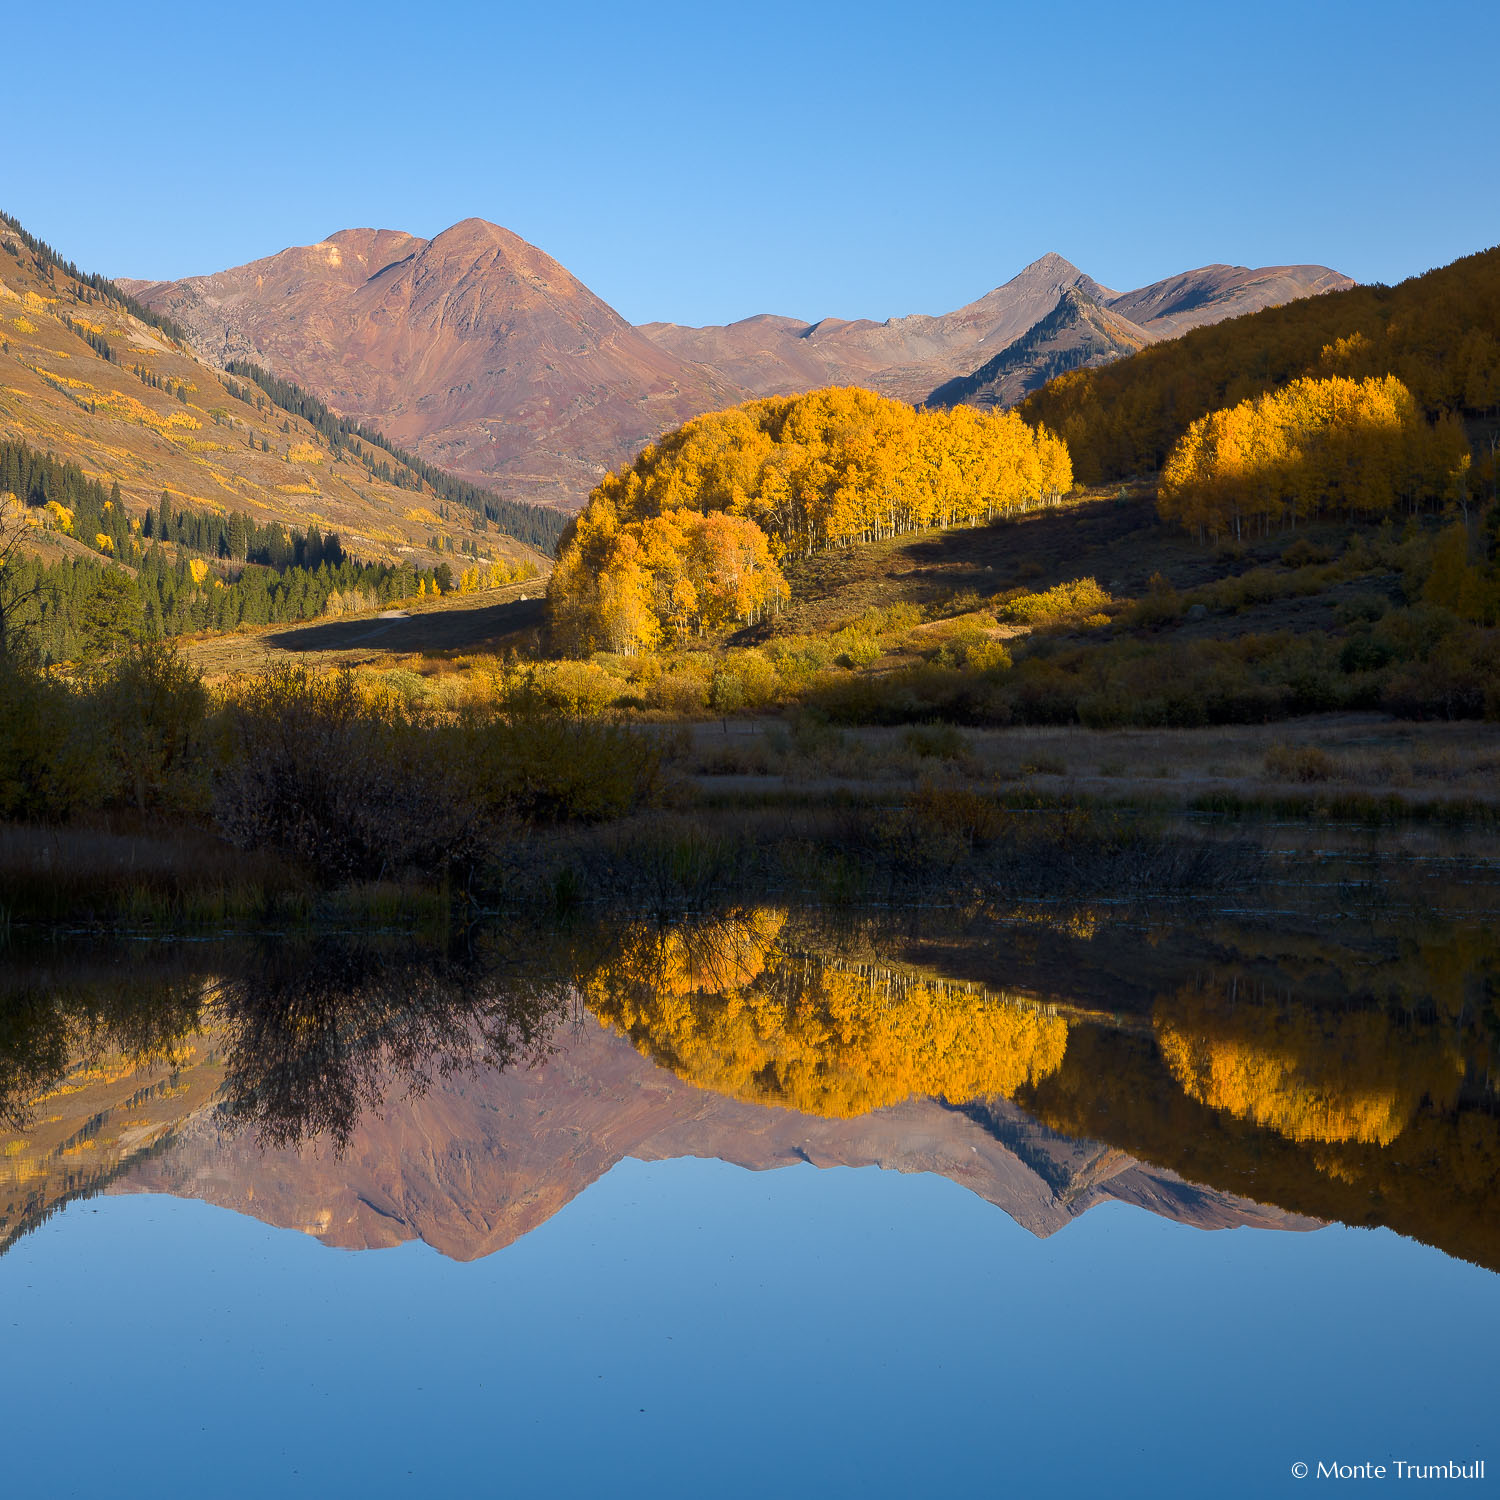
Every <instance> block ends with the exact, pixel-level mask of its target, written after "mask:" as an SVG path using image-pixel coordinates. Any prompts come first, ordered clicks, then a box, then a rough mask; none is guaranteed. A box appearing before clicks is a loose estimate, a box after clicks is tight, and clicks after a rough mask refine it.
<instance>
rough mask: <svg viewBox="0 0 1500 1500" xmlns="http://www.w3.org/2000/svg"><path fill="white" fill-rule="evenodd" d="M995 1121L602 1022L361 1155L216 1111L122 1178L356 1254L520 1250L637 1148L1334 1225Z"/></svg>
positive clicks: (1031, 1213) (1000, 1196) (1076, 1202)
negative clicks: (275, 1133)
mask: <svg viewBox="0 0 1500 1500" xmlns="http://www.w3.org/2000/svg"><path fill="white" fill-rule="evenodd" d="M984 1119H985V1121H986V1122H988V1123H989V1125H990V1128H988V1129H987V1128H985V1125H983V1124H981V1123H978V1122H976V1120H975V1119H973V1118H971V1117H970V1116H969V1115H967V1114H964V1113H961V1112H959V1111H957V1110H952V1109H949V1108H948V1107H946V1106H945V1105H943V1104H942V1103H940V1102H939V1101H937V1100H932V1099H912V1100H909V1101H907V1102H906V1103H905V1104H902V1105H898V1106H896V1107H895V1108H892V1109H884V1110H877V1111H875V1112H874V1113H872V1114H867V1115H863V1116H859V1117H857V1118H854V1119H848V1120H836V1119H822V1118H818V1117H814V1116H811V1115H803V1114H799V1113H797V1112H795V1111H792V1110H786V1109H767V1108H763V1107H760V1106H757V1105H754V1104H747V1103H742V1102H740V1101H737V1100H733V1099H727V1098H724V1097H723V1096H721V1095H719V1094H715V1093H712V1092H710V1091H707V1090H704V1089H698V1088H695V1087H693V1086H692V1085H691V1084H688V1083H684V1082H682V1081H681V1080H679V1079H677V1078H675V1077H674V1076H673V1075H672V1074H670V1073H667V1072H665V1071H663V1070H662V1069H659V1068H657V1067H656V1066H655V1065H653V1064H652V1063H650V1062H649V1061H647V1060H646V1059H645V1058H643V1057H642V1056H640V1054H638V1053H637V1052H636V1051H635V1050H634V1048H632V1047H631V1046H630V1044H629V1043H628V1042H627V1041H625V1040H623V1039H622V1038H620V1037H619V1036H617V1035H616V1034H614V1033H613V1032H611V1031H608V1030H606V1029H605V1028H604V1027H603V1026H601V1025H599V1024H598V1023H596V1022H594V1021H592V1020H586V1021H585V1022H584V1023H583V1024H582V1026H581V1028H580V1030H579V1031H578V1032H577V1033H576V1035H574V1036H573V1037H572V1038H571V1039H570V1040H569V1042H568V1044H567V1045H566V1047H565V1048H563V1049H562V1050H561V1051H560V1052H559V1053H558V1054H557V1055H555V1056H554V1057H552V1058H551V1059H550V1060H549V1061H547V1062H546V1063H545V1064H543V1065H542V1066H540V1067H537V1068H534V1069H531V1070H529V1071H528V1070H518V1071H512V1072H508V1073H496V1072H485V1073H481V1074H477V1075H473V1076H469V1077H464V1078H452V1079H448V1080H445V1081H444V1082H443V1083H442V1084H441V1085H439V1086H435V1087H434V1088H433V1089H432V1090H431V1091H430V1092H428V1093H427V1094H425V1095H424V1096H422V1097H420V1098H416V1099H406V1100H403V1101H400V1102H396V1101H394V1100H393V1101H392V1103H391V1104H390V1105H389V1106H388V1107H387V1109H386V1111H385V1114H384V1117H383V1118H371V1117H367V1118H366V1119H365V1120H364V1121H363V1122H362V1123H361V1125H360V1126H359V1128H358V1129H357V1131H356V1132H355V1135H354V1138H353V1140H352V1141H351V1143H350V1145H349V1148H348V1150H347V1151H346V1152H345V1154H344V1156H343V1157H342V1158H340V1157H338V1156H337V1155H335V1154H334V1153H333V1152H332V1151H331V1150H330V1149H328V1148H326V1147H323V1146H317V1145H314V1146H304V1147H303V1148H302V1149H301V1150H300V1151H299V1150H296V1149H286V1150H264V1149H262V1148H261V1147H260V1146H259V1145H258V1144H257V1143H256V1141H255V1140H254V1138H253V1137H251V1136H248V1135H224V1134H222V1133H221V1132H220V1130H219V1129H218V1128H217V1126H216V1125H215V1123H214V1120H213V1118H212V1116H211V1115H209V1114H206V1113H202V1114H199V1115H198V1116H196V1117H195V1118H193V1119H192V1120H191V1121H189V1122H186V1123H185V1124H184V1127H183V1128H182V1130H181V1131H180V1132H179V1134H178V1135H177V1137H176V1139H175V1140H174V1141H173V1143H172V1144H171V1146H170V1147H169V1148H167V1149H165V1150H161V1151H159V1152H157V1153H156V1154H154V1155H153V1156H151V1157H149V1158H143V1159H141V1160H140V1161H139V1162H138V1163H137V1164H135V1165H133V1166H131V1167H130V1168H129V1170H127V1171H126V1172H124V1173H123V1174H122V1175H121V1176H120V1177H119V1178H117V1179H116V1180H115V1181H114V1183H113V1184H112V1185H111V1186H110V1187H109V1189H108V1190H109V1191H110V1192H116V1193H119V1192H126V1193H129V1192H165V1193H171V1194H174V1195H176V1196H179V1197H191V1198H201V1199H203V1200H205V1201H207V1202H211V1203H216V1204H219V1205H221V1206H223V1207H226V1208H232V1209H234V1210H236V1211H237V1212H240V1213H246V1214H253V1215H254V1216H255V1217H257V1218H260V1219H262V1220H264V1221H265V1222H267V1223H271V1224H277V1225H281V1226H284V1227H288V1228H295V1229H300V1230H302V1231H304V1232H305V1233H308V1234H312V1235H315V1236H316V1237H317V1238H319V1239H320V1240H322V1241H323V1242H324V1243H325V1244H328V1245H335V1246H340V1247H344V1248H349V1249H367V1248H374V1247H379V1246H390V1245H396V1244H400V1243H402V1242H403V1241H406V1240H410V1239H421V1240H423V1241H424V1242H426V1243H427V1244H429V1245H431V1246H432V1247H433V1248H434V1249H436V1250H439V1251H440V1252H441V1253H442V1254H444V1255H447V1256H450V1257H452V1258H453V1259H456V1260H472V1259H475V1258H476V1257H478V1256H482V1255H489V1254H491V1253H493V1252H494V1251H496V1250H499V1249H501V1248H503V1247H504V1246H506V1245H508V1244H511V1243H512V1242H513V1241H515V1240H517V1239H519V1238H520V1237H521V1236H522V1235H524V1234H527V1233H528V1232H529V1231H531V1230H532V1229H534V1228H536V1227H537V1226H538V1225H539V1224H542V1223H544V1222H545V1221H546V1220H547V1219H549V1218H550V1217H551V1216H552V1215H553V1214H555V1213H557V1212H558V1210H559V1209H561V1208H562V1207H564V1206H565V1205H566V1204H567V1203H568V1202H570V1201H571V1200H572V1199H573V1198H575V1197H576V1196H577V1195H578V1194H579V1193H581V1192H583V1191H584V1189H586V1188H587V1187H588V1186H589V1184H590V1183H592V1182H594V1181H595V1180H596V1179H597V1178H599V1177H601V1176H602V1175H603V1174H604V1173H605V1172H607V1171H608V1170H609V1169H610V1168H611V1167H612V1166H614V1165H615V1163H617V1162H618V1161H620V1160H622V1159H623V1158H625V1157H627V1156H629V1157H635V1158H637V1159H639V1160H645V1161H665V1160H668V1159H671V1158H674V1157H681V1156H701V1157H716V1158H718V1159H720V1160H723V1161H728V1162H733V1163H736V1164H737V1165H739V1166H742V1167H747V1168H750V1169H751V1170H755V1171H760V1170H768V1169H771V1168H775V1167H781V1166H790V1165H794V1164H796V1163H799V1162H811V1163H813V1164H814V1165H816V1166H822V1167H829V1166H869V1165H878V1166H881V1167H883V1168H887V1169H890V1170H894V1171H901V1172H937V1173H940V1174H942V1175H943V1176H946V1177H949V1178H951V1179H953V1181H955V1182H957V1183H959V1184H961V1185H962V1186H964V1187H967V1188H968V1189H970V1191H972V1192H975V1193H977V1194H979V1196H980V1197H982V1198H985V1199H987V1200H988V1201H989V1202H991V1203H993V1204H995V1205H996V1206H998V1207H999V1208H1001V1209H1003V1210H1004V1211H1005V1212H1006V1213H1008V1214H1009V1215H1010V1216H1011V1217H1012V1218H1014V1219H1015V1220H1016V1221H1017V1222H1018V1223H1020V1224H1022V1225H1024V1226H1025V1227H1026V1228H1027V1229H1029V1230H1030V1231H1031V1232H1032V1233H1033V1234H1038V1235H1047V1234H1052V1233H1054V1232H1055V1231H1057V1230H1058V1229H1061V1228H1063V1227H1064V1226H1065V1225H1066V1224H1068V1223H1069V1222H1070V1221H1071V1220H1072V1219H1074V1218H1076V1217H1077V1216H1078V1215H1079V1214H1081V1213H1083V1212H1085V1211H1086V1210H1087V1209H1089V1208H1090V1207H1092V1206H1093V1205H1094V1204H1096V1203H1099V1202H1103V1201H1105V1200H1108V1199H1116V1200H1119V1201H1123V1202H1127V1203H1134V1204H1136V1205H1138V1206H1140V1207H1142V1208H1145V1209H1148V1210H1149V1211H1150V1212H1152V1213H1157V1214H1162V1215H1164V1216H1166V1217H1168V1218H1172V1219H1176V1220H1179V1221H1181V1222H1184V1223H1190V1224H1196V1225H1199V1226H1200V1227H1203V1228H1226V1227H1230V1226H1233V1225H1254V1226H1258V1227H1261V1228H1273V1229H1308V1228H1313V1227H1315V1223H1314V1221H1312V1220H1309V1219H1299V1218H1296V1217H1294V1216H1290V1215H1286V1214H1283V1213H1281V1212H1280V1211H1279V1210H1277V1209H1273V1208H1264V1207H1261V1206H1259V1205H1257V1204H1253V1203H1250V1202H1248V1201H1246V1200H1244V1199H1239V1198H1233V1197H1228V1196H1226V1195H1224V1194H1220V1193H1215V1192H1212V1191H1210V1190H1208V1189H1203V1188H1197V1187H1193V1186H1191V1185H1189V1184H1187V1183H1185V1182H1183V1181H1182V1180H1181V1179H1180V1178H1178V1177H1176V1176H1175V1175H1174V1174H1172V1173H1171V1172H1166V1171H1161V1170H1159V1169H1157V1168H1154V1167H1147V1166H1143V1165H1142V1164H1140V1163H1138V1162H1136V1161H1135V1160H1134V1159H1132V1158H1131V1157H1129V1156H1126V1155H1125V1154H1124V1153H1122V1152H1118V1151H1113V1150H1110V1149H1108V1148H1105V1147H1100V1146H1095V1145H1092V1144H1089V1143H1087V1142H1076V1141H1071V1140H1068V1139H1067V1138H1065V1137H1063V1136H1059V1135H1056V1134H1055V1133H1054V1132H1052V1131H1049V1130H1047V1129H1045V1128H1044V1127H1042V1126H1040V1125H1037V1124H1036V1123H1035V1122H1033V1121H1031V1120H1030V1119H1028V1118H1027V1116H1026V1115H1024V1114H1023V1113H1022V1112H1021V1111H1020V1110H1019V1109H1017V1108H1016V1107H1015V1106H1013V1105H1011V1104H1008V1103H1006V1102H1005V1101H992V1102H991V1103H990V1104H989V1105H988V1106H987V1108H986V1111H985V1112H984ZM1002 1119H1003V1128H1002V1127H1001V1126H997V1125H996V1124H995V1121H997V1120H1002Z"/></svg>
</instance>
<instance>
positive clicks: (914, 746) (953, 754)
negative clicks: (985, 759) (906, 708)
mask: <svg viewBox="0 0 1500 1500" xmlns="http://www.w3.org/2000/svg"><path fill="white" fill-rule="evenodd" d="M901 743H902V744H903V745H904V746H905V747H906V748H907V749H908V750H910V751H911V753H912V754H913V755H920V756H923V757H928V756H930V757H932V758H933V759H935V760H959V759H961V758H962V756H963V754H964V749H965V746H964V737H963V735H961V734H960V733H959V732H958V730H957V729H955V728H954V727H953V725H951V724H918V725H915V726H913V727H912V728H911V729H908V730H907V731H906V733H905V734H903V735H902V736H901Z"/></svg>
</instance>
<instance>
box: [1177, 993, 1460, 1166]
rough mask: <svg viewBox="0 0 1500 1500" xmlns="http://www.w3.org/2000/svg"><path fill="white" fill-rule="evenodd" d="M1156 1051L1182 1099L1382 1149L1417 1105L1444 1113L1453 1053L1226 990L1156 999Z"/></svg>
mask: <svg viewBox="0 0 1500 1500" xmlns="http://www.w3.org/2000/svg"><path fill="white" fill-rule="evenodd" d="M1154 1020H1155V1028H1156V1039H1157V1045H1158V1046H1159V1047H1160V1049H1161V1054H1162V1057H1163V1059H1164V1060H1165V1062H1166V1064H1167V1067H1168V1068H1169V1069H1170V1070H1171V1073H1172V1076H1173V1077H1174V1078H1175V1079H1176V1080H1177V1082H1178V1083H1179V1084H1180V1085H1181V1086H1182V1088H1183V1090H1184V1092H1185V1093H1187V1094H1188V1095H1189V1096H1190V1097H1192V1098H1194V1099H1196V1100H1198V1101H1199V1103H1201V1104H1205V1105H1207V1106H1208V1107H1209V1108H1210V1109H1222V1110H1225V1111H1227V1112H1228V1113H1230V1114H1232V1115H1234V1116H1235V1117H1236V1118H1238V1119H1242V1120H1249V1121H1252V1122H1253V1123H1255V1124H1257V1125H1262V1126H1265V1127H1267V1128H1268V1129H1271V1130H1274V1131H1276V1132H1277V1133H1278V1134H1280V1135H1284V1136H1286V1137H1287V1138H1288V1139H1290V1140H1294V1141H1322V1142H1325V1143H1334V1142H1341V1141H1358V1142H1364V1143H1374V1144H1378V1145H1381V1146H1388V1145H1389V1144H1390V1143H1391V1142H1392V1141H1393V1140H1395V1139H1396V1137H1397V1136H1398V1135H1400V1134H1401V1132H1402V1131H1403V1130H1404V1129H1405V1128H1406V1126H1407V1124H1408V1122H1409V1121H1410V1120H1411V1118H1412V1117H1413V1116H1414V1115H1415V1114H1416V1111H1417V1107H1418V1105H1420V1104H1421V1102H1422V1099H1423V1097H1424V1096H1426V1097H1430V1098H1432V1099H1433V1100H1434V1101H1435V1102H1437V1103H1439V1104H1449V1103H1451V1102H1452V1101H1453V1100H1454V1099H1455V1098H1456V1097H1457V1093H1458V1086H1459V1084H1460V1082H1461V1081H1462V1077H1463V1067H1462V1063H1461V1061H1460V1060H1459V1059H1458V1058H1457V1056H1456V1055H1455V1054H1450V1053H1448V1052H1447V1051H1446V1050H1445V1049H1443V1048H1442V1047H1440V1046H1438V1045H1436V1044H1435V1043H1429V1044H1425V1045H1424V1044H1423V1043H1422V1042H1420V1041H1418V1040H1415V1039H1413V1038H1411V1037H1408V1036H1397V1035H1395V1034H1394V1033H1393V1029H1392V1026H1391V1023H1390V1021H1389V1020H1388V1019H1387V1018H1386V1016H1385V1015H1384V1014H1382V1013H1380V1012H1377V1011H1352V1012H1333V1013H1324V1012H1320V1011H1318V1010H1316V1009H1313V1008H1312V1007H1309V1006H1305V1005H1295V1004H1287V1003H1282V1002H1281V1001H1280V1000H1278V999H1277V998H1275V997H1269V998H1268V997H1264V996H1261V995H1258V994H1256V993H1254V992H1252V991H1250V990H1249V987H1248V986H1247V987H1246V992H1245V993H1236V992H1235V991H1234V989H1233V988H1230V987H1225V986H1224V985H1216V986H1190V987H1188V988H1186V989H1184V990H1181V991H1179V992H1178V993H1177V994H1175V995H1171V996H1167V997H1165V998H1163V999H1162V1000H1159V1001H1158V1002H1157V1005H1156V1010H1155V1017H1154Z"/></svg>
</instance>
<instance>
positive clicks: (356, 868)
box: [215, 666, 475, 880]
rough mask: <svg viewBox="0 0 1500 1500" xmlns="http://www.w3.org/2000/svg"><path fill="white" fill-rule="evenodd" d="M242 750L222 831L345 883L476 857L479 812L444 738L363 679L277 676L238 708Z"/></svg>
mask: <svg viewBox="0 0 1500 1500" xmlns="http://www.w3.org/2000/svg"><path fill="white" fill-rule="evenodd" d="M227 712H228V719H229V734H230V741H231V748H230V754H229V761H228V764H227V765H226V767H225V768H224V770H223V772H222V773H221V775H220V778H219V783H218V786H217V788H216V792H215V818H216V822H217V824H218V827H219V829H220V831H221V832H222V833H223V834H224V835H225V837H226V838H228V839H229V840H230V841H231V842H232V843H234V844H236V845H237V846H238V847H240V848H243V849H255V848H262V847H266V846H269V847H271V848H274V849H277V850H279V851H281V852H282V853H284V854H286V855H289V856H290V857H292V858H294V859H296V860H299V861H301V862H302V863H304V864H305V865H307V866H308V867H310V868H312V869H314V870H316V871H318V872H319V873H320V874H322V875H324V876H325V877H328V878H330V879H333V880H346V879H351V878H360V877H369V876H380V875H383V874H388V873H395V872H396V871H398V870H400V869H404V868H408V867H422V868H433V867H437V866H440V865H442V864H445V863H447V862H448V861H449V860H450V859H452V858H455V857H457V856H459V855H461V854H463V853H466V852H468V850H469V847H470V845H471V841H472V839H473V835H474V832H475V830H474V809H473V807H472V805H471V803H470V801H469V799H468V798H466V797H464V796H462V795H455V787H454V779H455V778H454V776H453V775H452V774H451V772H452V769H453V768H452V767H450V766H449V765H448V764H446V762H447V760H448V757H447V756H445V755H444V754H443V753H442V751H443V749H444V748H445V746H444V745H443V743H442V742H441V737H440V736H439V735H438V733H437V732H436V730H435V729H434V728H433V726H431V725H430V724H429V723H426V722H425V721H424V720H423V718H422V717H421V716H420V713H419V711H418V710H415V709H413V708H411V707H410V706H409V705H405V704H402V703H400V702H399V700H397V699H396V698H394V697H393V696H389V695H387V696H385V697H384V698H381V699H377V700H374V701H372V700H371V699H370V698H369V697H367V696H366V695H365V694H362V693H361V692H360V690H359V688H358V686H357V684H356V682H355V679H354V677H353V675H352V674H351V673H350V672H348V671H344V672H340V673H338V674H337V675H336V676H333V677H318V676H315V675H314V674H313V673H311V672H309V671H308V670H307V669H306V668H304V667H290V666H279V667H273V668H272V669H271V670H270V671H268V672H267V673H265V675H264V676H262V677H259V678H256V679H255V680H254V681H252V682H251V683H250V684H249V685H248V686H247V687H246V688H245V689H244V690H243V691H242V693H241V695H240V696H239V697H238V698H237V699H236V700H234V701H233V702H232V703H231V704H230V705H229V706H228V710H227Z"/></svg>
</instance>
